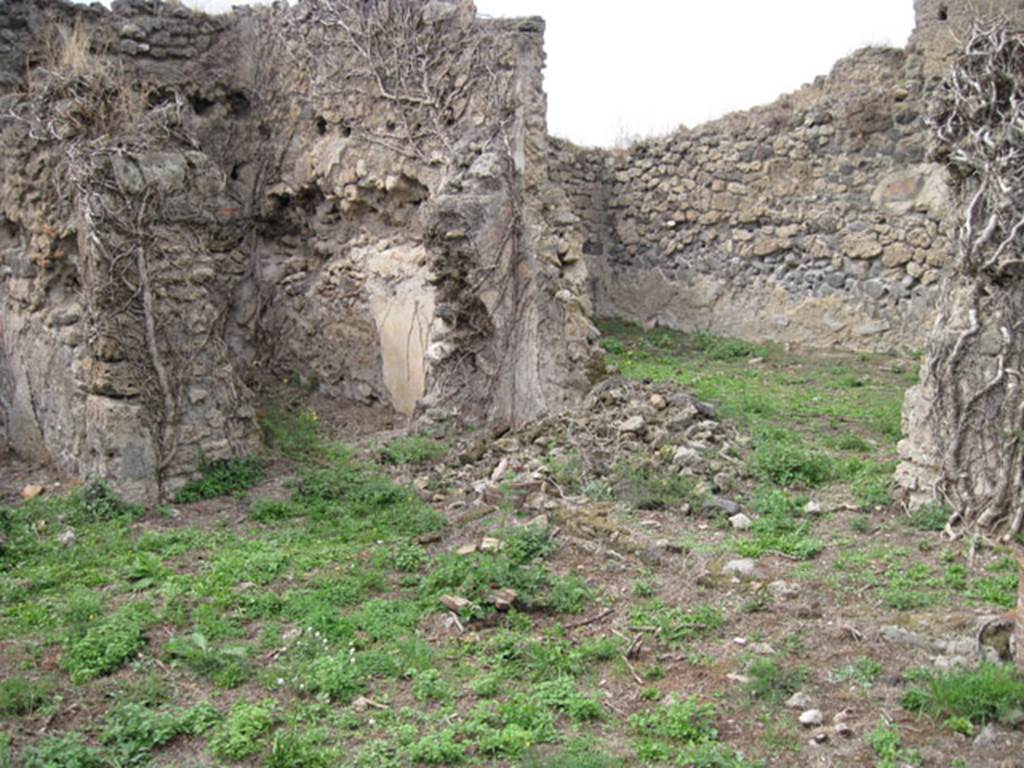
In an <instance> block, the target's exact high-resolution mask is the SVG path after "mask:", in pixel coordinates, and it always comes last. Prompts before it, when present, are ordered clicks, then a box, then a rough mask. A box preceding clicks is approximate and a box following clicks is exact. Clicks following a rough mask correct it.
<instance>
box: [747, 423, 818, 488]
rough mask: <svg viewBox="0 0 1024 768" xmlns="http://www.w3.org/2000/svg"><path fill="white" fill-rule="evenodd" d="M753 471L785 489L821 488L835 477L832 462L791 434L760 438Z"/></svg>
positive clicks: (756, 448)
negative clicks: (798, 486) (800, 487)
mask: <svg viewBox="0 0 1024 768" xmlns="http://www.w3.org/2000/svg"><path fill="white" fill-rule="evenodd" d="M750 472H751V474H752V475H753V476H754V477H755V478H757V479H758V480H762V481H765V482H770V483H774V484H775V485H778V486H782V487H785V488H789V487H793V486H797V485H802V486H805V487H807V488H814V487H817V486H819V485H821V484H823V483H825V482H826V481H828V480H829V479H830V478H831V476H832V461H831V459H830V458H829V457H828V456H827V455H825V454H824V453H822V452H821V451H818V450H816V449H814V448H807V447H806V446H804V445H803V444H802V443H801V442H800V440H799V439H798V438H796V437H795V436H794V435H791V434H789V433H779V432H772V433H766V434H762V435H761V436H759V437H758V439H757V441H756V443H755V446H754V451H753V453H752V454H751V457H750Z"/></svg>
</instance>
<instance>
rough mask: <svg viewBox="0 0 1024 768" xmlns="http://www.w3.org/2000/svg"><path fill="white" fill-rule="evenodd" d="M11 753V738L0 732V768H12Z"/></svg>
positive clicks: (12, 757)
mask: <svg viewBox="0 0 1024 768" xmlns="http://www.w3.org/2000/svg"><path fill="white" fill-rule="evenodd" d="M11 752H12V749H11V737H10V736H8V735H7V734H6V733H4V732H3V731H0V768H14V756H13V755H12V754H11Z"/></svg>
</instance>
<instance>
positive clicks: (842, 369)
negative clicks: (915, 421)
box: [598, 320, 917, 478]
mask: <svg viewBox="0 0 1024 768" xmlns="http://www.w3.org/2000/svg"><path fill="white" fill-rule="evenodd" d="M598 327H599V328H600V329H601V332H602V333H603V334H604V335H605V339H604V347H605V350H606V351H607V352H608V360H609V362H610V363H611V364H613V365H615V366H617V367H618V368H619V369H620V370H621V371H622V373H623V374H624V375H626V376H627V377H629V378H635V379H640V380H651V381H675V382H678V383H680V384H683V385H685V386H687V387H690V388H692V389H693V390H694V391H695V392H696V394H697V396H698V397H700V398H701V399H702V400H706V401H709V402H712V403H715V404H717V405H718V407H719V413H720V414H721V415H722V416H725V417H726V418H729V419H733V420H735V421H738V422H740V423H741V424H743V425H744V426H746V427H748V428H749V429H751V430H752V431H754V432H757V431H758V430H760V429H763V428H782V429H785V430H787V431H794V432H796V433H797V434H798V435H799V436H800V438H801V440H802V441H803V442H804V443H805V449H806V450H808V451H821V452H826V453H827V452H830V451H831V452H833V453H838V454H840V455H842V454H843V453H844V452H854V453H863V452H864V451H865V448H866V447H870V446H872V445H878V446H879V447H880V449H881V450H883V451H884V452H885V453H886V454H888V456H887V458H888V457H889V456H894V455H895V445H896V442H897V440H899V437H900V429H901V411H902V405H903V393H904V391H905V390H906V388H907V387H909V386H911V385H912V384H914V383H916V381H917V370H916V367H915V365H914V364H913V363H911V362H910V361H905V360H901V359H899V358H894V357H888V356H883V355H864V356H859V357H858V356H854V355H828V354H818V355H814V356H809V355H802V354H800V353H790V352H786V351H784V350H783V349H782V348H781V347H778V346H775V345H770V344H749V343H747V342H742V341H737V340H731V339H717V338H714V337H710V336H708V335H706V334H697V335H687V334H683V333H678V332H675V331H670V330H666V329H656V330H654V331H650V332H644V331H643V330H642V329H641V328H640V327H639V326H636V325H633V324H630V323H624V322H620V321H616V320H604V321H600V322H599V323H598ZM753 357H757V358H761V360H762V362H761V363H760V364H759V365H751V358H753ZM777 452H779V453H781V451H777ZM790 453H792V452H790ZM791 458H795V459H797V462H798V464H800V463H803V460H804V459H806V458H807V457H806V456H800V457H797V456H794V457H791ZM814 458H815V457H814V456H813V454H812V459H814ZM773 463H774V461H773ZM788 463H789V460H787V461H786V462H782V465H783V466H785V465H786V464H788ZM812 463H813V461H812ZM811 476H812V478H817V477H818V471H817V470H816V469H812V475H811Z"/></svg>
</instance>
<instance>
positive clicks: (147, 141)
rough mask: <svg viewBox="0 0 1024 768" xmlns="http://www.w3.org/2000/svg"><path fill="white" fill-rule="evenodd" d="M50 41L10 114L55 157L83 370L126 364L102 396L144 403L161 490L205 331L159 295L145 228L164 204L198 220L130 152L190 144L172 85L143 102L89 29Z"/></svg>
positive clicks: (57, 205) (158, 269)
mask: <svg viewBox="0 0 1024 768" xmlns="http://www.w3.org/2000/svg"><path fill="white" fill-rule="evenodd" d="M54 40H55V41H56V42H55V45H54V55H53V57H52V61H51V63H50V66H49V67H48V68H43V69H41V70H40V71H38V72H36V73H34V74H33V77H32V81H31V84H30V88H29V90H28V93H27V94H26V98H25V99H23V100H22V101H21V102H20V104H19V105H18V107H17V108H16V109H15V110H12V112H11V114H10V115H9V117H10V118H11V119H16V120H19V121H21V122H23V123H27V124H28V125H29V126H30V133H29V135H30V138H31V140H32V141H33V144H34V146H33V151H34V152H37V153H40V154H43V155H45V156H46V157H47V162H49V163H51V164H52V165H53V166H54V169H55V173H54V180H55V181H56V182H57V184H56V185H55V187H54V190H53V191H54V193H55V199H54V201H53V203H52V211H51V212H50V216H51V217H52V218H53V219H54V220H55V221H60V220H63V221H74V222H75V226H76V227H77V228H78V229H79V230H80V234H81V237H80V238H79V242H80V243H81V245H82V252H81V254H80V257H79V262H78V264H77V265H76V266H77V269H78V279H79V282H80V285H81V294H80V301H81V303H82V306H83V307H84V309H85V321H86V325H87V334H88V343H89V348H90V352H91V355H92V357H93V366H94V368H93V370H94V371H96V370H98V369H99V368H100V367H102V366H104V365H109V366H113V367H114V368H116V369H118V370H121V371H123V372H124V373H123V374H121V375H118V376H117V377H116V380H115V381H114V382H112V383H108V384H106V385H104V388H103V389H102V391H101V392H100V394H104V395H106V396H108V397H113V398H116V399H125V400H129V401H132V402H135V403H138V404H140V405H141V406H142V408H141V409H140V413H141V414H142V416H143V419H144V422H145V424H146V426H147V428H148V429H149V431H150V434H151V436H152V441H153V442H152V444H153V451H154V455H155V458H156V466H155V467H154V474H155V479H156V481H157V485H158V487H159V488H160V489H161V493H162V485H163V482H164V480H165V477H166V472H167V470H168V468H169V467H170V466H171V464H172V463H173V462H174V461H175V459H176V458H177V456H178V447H179V433H180V427H181V414H182V398H183V392H184V389H185V384H186V383H187V378H188V376H189V374H190V370H191V368H192V363H193V361H194V360H195V359H196V357H197V356H198V355H199V354H201V353H202V352H203V348H204V347H205V346H206V341H208V339H206V340H203V339H198V340H197V339H195V338H192V337H190V336H189V334H188V333H184V332H183V331H182V323H181V318H179V317H177V316H176V315H175V313H174V312H173V310H172V309H171V308H169V307H168V306H166V303H165V302H163V301H161V299H160V297H161V296H163V295H165V294H166V290H167V289H166V285H165V283H166V281H167V280H168V279H169V275H170V270H168V265H167V264H165V263H163V261H164V259H163V257H162V254H160V253H159V252H157V245H156V244H157V242H158V241H157V237H156V236H155V233H154V228H155V227H156V226H157V225H159V224H160V223H161V222H164V221H166V220H167V217H168V214H169V212H170V214H171V216H172V217H173V218H174V219H175V220H176V221H177V222H178V223H179V224H181V225H188V223H189V219H190V217H192V218H193V219H194V221H193V224H195V225H196V226H197V227H198V226H199V225H201V224H202V222H201V221H200V220H199V217H198V216H196V215H194V214H192V213H190V211H189V210H188V209H187V206H186V207H185V208H182V206H181V205H180V203H178V204H174V203H171V202H169V201H168V200H166V199H164V196H163V195H162V193H161V190H160V189H159V186H158V185H155V184H152V183H150V182H148V181H147V180H146V179H145V177H144V175H143V173H142V172H141V170H140V169H139V168H138V167H137V166H135V164H134V159H133V157H134V155H135V154H136V153H144V152H146V151H148V150H150V149H152V148H153V147H154V146H161V147H164V146H170V147H181V148H194V147H195V142H194V140H193V138H192V137H191V136H189V135H187V133H186V132H185V131H184V129H183V127H182V126H183V120H182V113H183V110H184V109H186V104H185V101H184V99H183V98H182V97H181V96H180V95H178V94H174V95H173V98H165V99H164V100H163V101H162V103H161V104H159V105H157V106H151V105H150V104H149V103H148V97H147V94H146V92H145V89H144V88H143V87H142V86H141V85H140V84H138V83H135V82H132V81H131V80H130V79H129V78H128V77H127V76H126V75H125V74H124V73H123V72H121V71H120V70H119V69H118V68H117V67H116V66H115V65H114V64H113V63H111V60H110V59H108V58H107V57H106V56H105V53H104V50H103V47H102V46H97V43H96V40H97V36H96V31H95V30H92V29H89V28H88V27H86V26H84V25H81V24H79V25H76V26H75V27H74V28H73V29H71V30H68V29H57V30H56V31H55V34H54ZM118 167H120V169H121V171H120V172H118V170H117V168H118ZM96 385H97V382H96V381H93V382H90V383H88V384H87V386H90V387H94V386H96Z"/></svg>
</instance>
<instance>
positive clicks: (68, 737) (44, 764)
mask: <svg viewBox="0 0 1024 768" xmlns="http://www.w3.org/2000/svg"><path fill="white" fill-rule="evenodd" d="M21 765H22V768H107V765H108V763H107V761H106V759H105V758H104V756H103V753H102V752H101V751H100V750H98V749H96V748H95V747H90V746H89V745H87V744H86V743H85V739H84V738H83V737H82V735H81V734H79V733H65V734H62V735H60V736H47V737H45V738H43V739H40V740H39V741H37V742H36V743H35V744H32V745H31V746H28V747H26V748H25V750H24V751H23V752H22V753H21Z"/></svg>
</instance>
